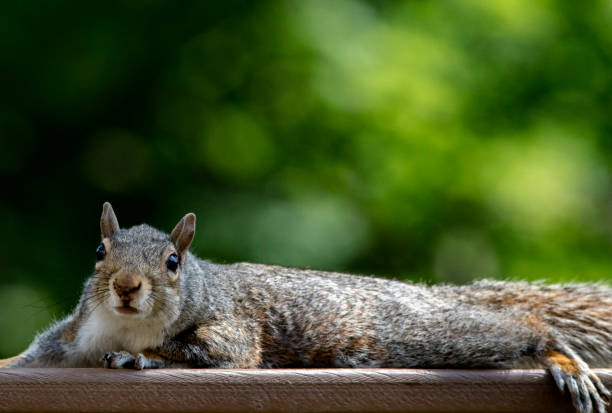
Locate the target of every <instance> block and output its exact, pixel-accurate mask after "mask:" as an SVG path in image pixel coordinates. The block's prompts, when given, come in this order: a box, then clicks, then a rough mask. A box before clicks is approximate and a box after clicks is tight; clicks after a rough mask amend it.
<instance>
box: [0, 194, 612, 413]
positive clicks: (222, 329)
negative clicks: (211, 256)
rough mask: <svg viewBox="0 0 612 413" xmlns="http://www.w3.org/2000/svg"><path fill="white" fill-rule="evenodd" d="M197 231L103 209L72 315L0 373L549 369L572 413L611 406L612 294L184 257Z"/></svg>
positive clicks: (589, 287)
mask: <svg viewBox="0 0 612 413" xmlns="http://www.w3.org/2000/svg"><path fill="white" fill-rule="evenodd" d="M195 223H196V217H195V215H194V214H192V213H190V214H187V215H185V216H184V217H183V218H182V219H181V220H180V221H179V222H178V224H177V225H176V227H175V228H174V229H173V230H172V232H171V234H170V235H167V234H165V233H163V232H161V231H159V230H157V229H155V228H152V227H150V226H148V225H146V224H143V225H138V226H135V227H132V228H129V229H120V228H119V224H118V221H117V218H116V216H115V213H114V211H113V208H112V207H111V205H110V204H109V203H108V202H107V203H105V204H104V206H103V211H102V217H101V220H100V228H101V233H102V242H101V244H100V245H99V246H98V247H97V249H96V259H97V262H96V264H95V270H94V272H93V274H92V275H91V277H90V278H89V279H88V280H87V281H86V283H85V286H84V289H83V293H82V296H81V298H80V301H79V303H78V305H77V307H76V309H75V310H74V312H73V313H72V314H70V315H68V316H67V317H66V318H64V319H63V320H61V321H59V322H56V323H54V324H53V325H52V326H51V327H50V328H49V329H47V330H46V331H44V332H43V333H41V334H39V335H38V336H37V337H36V338H35V339H34V341H33V343H32V344H31V345H30V347H29V348H28V349H27V350H26V351H24V352H23V353H22V354H21V355H19V356H17V357H13V358H11V359H6V360H1V361H0V367H99V366H102V365H103V366H104V367H107V368H134V369H148V368H166V367H182V368H184V367H187V368H280V367H389V368H396V367H406V368H512V367H517V366H524V363H525V362H526V361H531V362H533V363H535V365H538V366H544V367H546V368H548V369H549V371H550V372H551V373H552V376H553V378H554V380H555V382H556V384H557V386H558V387H559V388H560V389H561V391H564V390H565V389H567V390H568V392H569V394H570V397H571V399H572V402H573V404H574V406H575V408H576V410H577V411H578V412H580V413H590V412H592V411H598V412H600V413H604V412H605V410H606V405H607V404H608V401H609V397H610V392H609V391H608V390H607V389H606V388H605V387H604V385H603V383H602V382H601V381H600V379H599V378H598V377H597V376H596V375H595V374H594V373H593V372H592V371H591V370H590V368H589V365H588V364H587V363H589V364H590V365H591V366H598V367H610V366H612V288H611V287H610V286H609V285H605V284H601V283H600V284H565V285H546V284H544V283H541V282H532V283H528V282H508V281H490V280H489V281H477V282H475V283H473V284H471V285H465V286H452V285H433V286H426V285H423V284H416V283H410V282H402V281H396V280H389V279H382V278H375V277H370V276H362V275H351V274H342V273H334V272H323V271H314V270H302V269H294V268H285V267H280V266H270V265H259V264H251V263H237V264H216V263H213V262H210V261H207V260H202V259H199V258H198V257H196V256H195V255H193V254H192V253H190V252H189V247H190V245H191V242H192V240H193V238H194V234H195Z"/></svg>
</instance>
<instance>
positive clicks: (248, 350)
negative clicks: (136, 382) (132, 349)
mask: <svg viewBox="0 0 612 413" xmlns="http://www.w3.org/2000/svg"><path fill="white" fill-rule="evenodd" d="M251 327H252V326H251ZM254 330H255V331H254ZM104 359H105V367H107V368H136V369H149V368H171V367H191V368H256V367H259V365H260V364H261V347H260V345H259V339H258V335H257V334H256V329H253V328H250V327H248V326H246V325H244V323H241V322H240V321H237V320H233V321H225V322H219V323H216V324H212V325H200V326H197V327H194V328H192V329H189V330H188V331H186V332H183V333H181V334H179V335H177V336H176V337H173V338H171V339H167V340H166V341H165V342H164V343H163V344H162V345H161V346H159V347H156V348H151V349H145V350H144V351H142V352H140V353H137V354H135V355H131V354H130V353H127V352H115V353H107V354H106V356H105V358H104Z"/></svg>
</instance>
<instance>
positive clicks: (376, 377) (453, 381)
mask: <svg viewBox="0 0 612 413" xmlns="http://www.w3.org/2000/svg"><path fill="white" fill-rule="evenodd" d="M595 371H596V373H597V374H598V375H599V377H600V378H601V379H602V380H603V382H604V383H605V384H606V385H607V386H608V388H612V369H599V370H595ZM0 411H16V412H17V411H20V412H26V411H27V412H42V411H63V412H70V411H85V412H102V411H114V412H118V411H131V412H144V411H148V412H179V411H180V412H247V411H260V412H399V411H403V412H573V409H572V406H571V403H570V402H569V398H568V396H567V395H564V394H561V393H560V392H559V390H557V388H556V387H555V385H554V383H553V380H552V378H551V377H550V375H549V374H548V373H546V372H545V371H544V370H413V369H293V370H178V369H167V370H146V371H129V370H104V369H1V370H0Z"/></svg>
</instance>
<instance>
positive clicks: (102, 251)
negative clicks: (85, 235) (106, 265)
mask: <svg viewBox="0 0 612 413" xmlns="http://www.w3.org/2000/svg"><path fill="white" fill-rule="evenodd" d="M104 257H106V247H104V244H100V245H98V248H96V259H97V260H98V261H102V260H103V259H104Z"/></svg>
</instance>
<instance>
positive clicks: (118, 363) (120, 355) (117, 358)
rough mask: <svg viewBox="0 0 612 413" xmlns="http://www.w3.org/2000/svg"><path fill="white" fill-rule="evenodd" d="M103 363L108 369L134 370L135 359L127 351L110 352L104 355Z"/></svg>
mask: <svg viewBox="0 0 612 413" xmlns="http://www.w3.org/2000/svg"><path fill="white" fill-rule="evenodd" d="M102 362H103V363H104V367H105V368H107V369H133V368H134V364H135V359H134V356H132V355H131V354H130V353H128V352H127V351H110V352H108V353H106V354H105V355H104V357H103V358H102Z"/></svg>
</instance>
